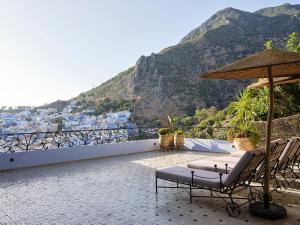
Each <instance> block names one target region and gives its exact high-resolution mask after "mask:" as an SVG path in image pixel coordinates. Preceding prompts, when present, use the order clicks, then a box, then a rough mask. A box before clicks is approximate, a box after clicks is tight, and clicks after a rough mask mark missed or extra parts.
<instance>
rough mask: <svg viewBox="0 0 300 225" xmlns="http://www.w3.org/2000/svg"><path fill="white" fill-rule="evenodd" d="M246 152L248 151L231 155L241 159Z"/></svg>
mask: <svg viewBox="0 0 300 225" xmlns="http://www.w3.org/2000/svg"><path fill="white" fill-rule="evenodd" d="M245 152H246V151H235V152H232V153H230V156H231V157H238V158H241V157H242V156H243V155H244V154H245Z"/></svg>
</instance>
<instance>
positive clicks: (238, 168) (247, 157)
mask: <svg viewBox="0 0 300 225" xmlns="http://www.w3.org/2000/svg"><path fill="white" fill-rule="evenodd" d="M260 154H264V153H263V151H262V150H261V149H255V150H251V151H247V152H245V154H244V155H243V156H242V158H241V159H240V160H239V161H238V163H237V164H236V165H235V167H234V168H233V169H232V170H231V172H230V173H229V174H228V177H227V179H226V181H225V182H224V185H225V186H230V185H231V184H232V182H234V181H235V180H236V179H237V178H238V175H239V174H240V173H241V170H242V169H243V168H244V167H245V166H246V165H247V163H248V162H249V161H250V160H251V159H252V158H253V156H255V155H260Z"/></svg>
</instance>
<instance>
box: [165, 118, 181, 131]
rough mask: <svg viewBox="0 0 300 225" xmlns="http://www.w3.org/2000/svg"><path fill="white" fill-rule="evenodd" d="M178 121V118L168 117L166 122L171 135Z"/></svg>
mask: <svg viewBox="0 0 300 225" xmlns="http://www.w3.org/2000/svg"><path fill="white" fill-rule="evenodd" d="M179 120H180V118H179V117H178V116H173V117H171V116H169V115H168V121H169V127H170V131H171V133H174V132H175V129H176V125H177V124H178V122H179Z"/></svg>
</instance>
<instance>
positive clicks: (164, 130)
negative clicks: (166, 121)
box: [157, 127, 171, 135]
mask: <svg viewBox="0 0 300 225" xmlns="http://www.w3.org/2000/svg"><path fill="white" fill-rule="evenodd" d="M157 132H158V134H159V135H168V134H170V133H171V131H170V128H167V127H163V128H160V129H158V131H157Z"/></svg>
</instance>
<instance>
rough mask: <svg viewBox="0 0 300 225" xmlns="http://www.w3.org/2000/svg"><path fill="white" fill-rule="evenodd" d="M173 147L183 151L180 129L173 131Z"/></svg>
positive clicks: (182, 138)
mask: <svg viewBox="0 0 300 225" xmlns="http://www.w3.org/2000/svg"><path fill="white" fill-rule="evenodd" d="M175 146H176V149H184V133H183V131H182V129H180V128H178V129H177V130H176V131H175Z"/></svg>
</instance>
